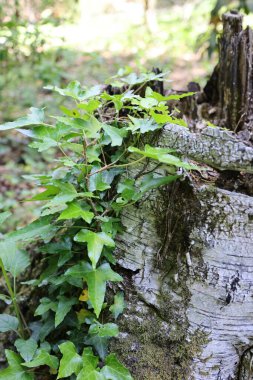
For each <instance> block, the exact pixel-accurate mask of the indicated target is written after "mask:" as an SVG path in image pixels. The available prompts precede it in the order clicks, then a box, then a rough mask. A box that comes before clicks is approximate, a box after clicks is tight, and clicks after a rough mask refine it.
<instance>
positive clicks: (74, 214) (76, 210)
mask: <svg viewBox="0 0 253 380" xmlns="http://www.w3.org/2000/svg"><path fill="white" fill-rule="evenodd" d="M76 218H82V219H83V220H85V222H87V223H89V224H90V223H91V221H92V219H93V218H94V214H93V212H91V211H87V210H83V209H82V207H81V206H80V205H79V204H78V203H77V202H72V203H70V204H69V205H68V207H67V208H66V209H65V210H63V211H62V213H61V214H60V216H59V218H58V220H61V219H63V220H64V219H76Z"/></svg>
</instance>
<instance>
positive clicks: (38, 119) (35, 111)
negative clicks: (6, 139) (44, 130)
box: [0, 107, 44, 131]
mask: <svg viewBox="0 0 253 380" xmlns="http://www.w3.org/2000/svg"><path fill="white" fill-rule="evenodd" d="M43 121H44V111H43V109H39V108H34V107H31V108H30V113H29V114H28V115H27V116H25V117H20V118H19V119H17V120H15V121H11V122H9V123H5V124H1V125H0V131H6V130H8V129H15V128H23V127H27V126H29V125H31V126H32V125H34V126H35V125H41V124H43Z"/></svg>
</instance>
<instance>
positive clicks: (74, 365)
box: [57, 341, 83, 379]
mask: <svg viewBox="0 0 253 380" xmlns="http://www.w3.org/2000/svg"><path fill="white" fill-rule="evenodd" d="M59 349H60V351H61V353H62V358H61V361H60V367H59V371H58V377H57V379H61V378H63V377H69V376H71V375H72V374H73V373H74V374H76V375H77V374H78V373H79V372H80V370H81V368H82V365H83V360H82V358H81V356H80V355H78V354H77V352H76V347H75V345H74V343H72V342H70V341H67V342H64V343H62V344H60V345H59Z"/></svg>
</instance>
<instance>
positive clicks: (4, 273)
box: [0, 259, 25, 338]
mask: <svg viewBox="0 0 253 380" xmlns="http://www.w3.org/2000/svg"><path fill="white" fill-rule="evenodd" d="M0 268H1V270H2V273H3V276H4V280H5V283H6V286H7V289H8V292H9V294H10V297H11V300H12V304H13V308H14V311H15V314H16V316H17V318H18V321H19V329H20V336H21V337H22V338H25V331H24V326H23V321H22V317H21V312H20V310H19V306H18V304H17V300H16V295H15V293H14V291H13V289H12V286H11V282H10V279H9V277H8V274H7V272H6V270H5V267H4V263H3V261H2V259H0Z"/></svg>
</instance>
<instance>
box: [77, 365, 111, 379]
mask: <svg viewBox="0 0 253 380" xmlns="http://www.w3.org/2000/svg"><path fill="white" fill-rule="evenodd" d="M76 380H105V377H104V375H103V374H102V373H101V372H98V371H97V370H96V369H94V368H92V367H85V368H83V369H82V370H81V372H80V373H79V374H78V376H77V378H76Z"/></svg>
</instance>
